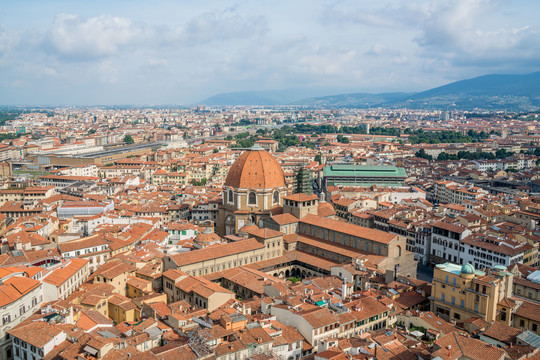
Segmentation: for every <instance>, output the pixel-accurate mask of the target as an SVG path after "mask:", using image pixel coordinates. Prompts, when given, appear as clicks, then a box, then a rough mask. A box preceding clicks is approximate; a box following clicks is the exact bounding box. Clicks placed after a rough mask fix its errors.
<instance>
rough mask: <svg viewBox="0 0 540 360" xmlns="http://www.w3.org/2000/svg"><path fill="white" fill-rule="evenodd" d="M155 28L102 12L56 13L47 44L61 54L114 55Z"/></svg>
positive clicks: (83, 57)
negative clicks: (86, 14)
mask: <svg viewBox="0 0 540 360" xmlns="http://www.w3.org/2000/svg"><path fill="white" fill-rule="evenodd" d="M152 32H153V31H152V29H149V28H148V27H146V26H144V25H141V24H134V23H133V22H132V21H131V20H130V19H128V18H125V17H118V16H109V15H101V16H98V17H92V18H83V17H79V16H78V15H73V14H60V15H58V16H56V18H55V19H54V22H53V23H52V26H51V27H50V28H49V30H48V32H47V34H46V40H45V43H46V44H47V45H49V48H50V49H51V50H52V51H54V52H55V53H56V54H58V55H60V56H64V57H67V58H71V59H77V60H86V59H97V58H102V57H106V56H111V55H115V54H117V53H118V52H120V51H125V50H126V49H127V48H129V47H132V46H135V45H136V44H138V43H141V41H144V40H145V39H147V38H148V37H150V36H151V33H152Z"/></svg>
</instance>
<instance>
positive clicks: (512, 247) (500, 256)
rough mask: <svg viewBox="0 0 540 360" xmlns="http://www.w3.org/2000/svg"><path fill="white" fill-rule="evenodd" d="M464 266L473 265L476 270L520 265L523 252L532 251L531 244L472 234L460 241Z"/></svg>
mask: <svg viewBox="0 0 540 360" xmlns="http://www.w3.org/2000/svg"><path fill="white" fill-rule="evenodd" d="M462 243H463V247H464V251H463V254H461V258H462V260H463V263H464V264H467V263H470V264H473V265H474V267H475V268H476V269H481V268H485V267H487V268H493V267H494V266H497V265H503V266H505V267H508V266H510V265H514V264H522V263H523V257H524V255H525V252H527V251H530V250H532V249H533V246H532V245H531V244H528V243H526V242H519V241H515V240H511V239H505V238H501V237H498V236H492V235H485V234H472V235H469V236H467V237H466V238H464V239H463V240H462Z"/></svg>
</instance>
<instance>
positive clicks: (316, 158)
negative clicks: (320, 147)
mask: <svg viewBox="0 0 540 360" xmlns="http://www.w3.org/2000/svg"><path fill="white" fill-rule="evenodd" d="M314 161H316V162H318V163H319V164H321V163H322V162H321V154H317V155H315V159H314Z"/></svg>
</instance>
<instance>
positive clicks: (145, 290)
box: [126, 276, 152, 298]
mask: <svg viewBox="0 0 540 360" xmlns="http://www.w3.org/2000/svg"><path fill="white" fill-rule="evenodd" d="M151 293H152V281H149V280H146V279H142V278H139V277H136V276H130V277H129V279H128V281H127V283H126V296H127V297H128V298H137V297H141V296H145V295H150V294H151Z"/></svg>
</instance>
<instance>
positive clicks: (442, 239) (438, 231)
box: [430, 221, 471, 265]
mask: <svg viewBox="0 0 540 360" xmlns="http://www.w3.org/2000/svg"><path fill="white" fill-rule="evenodd" d="M470 234H471V231H470V230H469V229H467V228H465V227H464V226H461V225H455V224H449V223H446V222H443V221H437V222H435V223H433V224H432V226H431V255H430V261H431V263H434V264H439V263H444V262H452V263H454V264H461V265H463V264H464V262H463V259H461V254H462V253H463V251H464V247H463V244H462V243H461V241H462V240H463V239H464V238H465V237H467V236H469V235H470ZM465 263H466V262H465Z"/></svg>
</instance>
